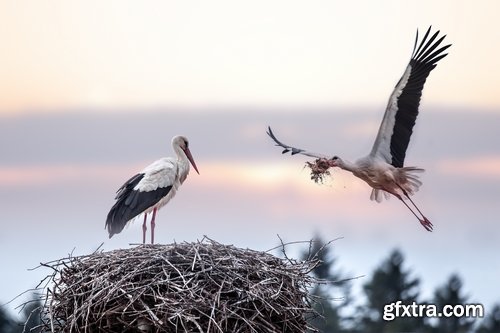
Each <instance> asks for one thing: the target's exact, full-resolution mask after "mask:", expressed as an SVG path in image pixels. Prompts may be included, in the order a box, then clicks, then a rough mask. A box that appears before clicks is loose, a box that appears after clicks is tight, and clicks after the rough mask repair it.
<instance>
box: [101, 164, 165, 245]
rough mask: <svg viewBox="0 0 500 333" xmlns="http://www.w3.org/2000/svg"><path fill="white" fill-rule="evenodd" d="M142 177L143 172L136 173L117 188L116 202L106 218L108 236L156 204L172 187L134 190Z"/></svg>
mask: <svg viewBox="0 0 500 333" xmlns="http://www.w3.org/2000/svg"><path fill="white" fill-rule="evenodd" d="M143 178H144V174H143V173H138V174H136V175H135V176H133V177H132V178H130V179H129V180H128V181H126V182H125V184H123V185H122V187H120V188H119V189H118V191H117V195H116V202H115V204H114V205H113V207H111V210H110V211H109V213H108V217H107V218H106V225H105V227H107V228H108V232H109V238H111V237H112V236H113V235H114V234H117V233H120V232H121V231H122V230H123V228H124V227H125V225H126V224H127V222H128V221H130V220H131V219H133V218H134V217H136V216H137V215H139V214H141V213H142V212H144V211H145V210H147V209H148V208H150V207H152V206H154V205H155V204H157V203H158V202H159V201H160V200H161V199H162V198H163V197H164V196H166V195H167V194H168V192H170V190H171V189H172V186H167V187H159V188H157V189H156V190H153V191H148V192H145V191H139V190H134V187H136V185H137V184H139V182H140V181H141V180H142V179H143Z"/></svg>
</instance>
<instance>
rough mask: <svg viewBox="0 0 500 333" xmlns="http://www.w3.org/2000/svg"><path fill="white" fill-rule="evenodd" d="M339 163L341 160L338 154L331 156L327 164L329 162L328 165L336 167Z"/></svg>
mask: <svg viewBox="0 0 500 333" xmlns="http://www.w3.org/2000/svg"><path fill="white" fill-rule="evenodd" d="M340 163H342V160H341V159H340V157H338V156H333V157H332V158H331V159H329V160H328V164H330V167H338V166H339V164H340Z"/></svg>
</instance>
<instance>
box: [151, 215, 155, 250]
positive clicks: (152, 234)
mask: <svg viewBox="0 0 500 333" xmlns="http://www.w3.org/2000/svg"><path fill="white" fill-rule="evenodd" d="M155 217H156V207H155V208H154V209H153V217H152V218H151V244H154V243H155Z"/></svg>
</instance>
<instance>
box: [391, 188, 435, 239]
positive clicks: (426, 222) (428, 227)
mask: <svg viewBox="0 0 500 333" xmlns="http://www.w3.org/2000/svg"><path fill="white" fill-rule="evenodd" d="M397 185H398V187H399V188H400V189H401V191H403V194H404V196H405V197H406V198H407V199H408V200H410V202H411V203H412V205H413V207H415V208H416V209H417V211H418V212H419V213H420V215H421V216H422V219H421V218H419V217H417V218H418V220H419V221H420V224H422V225H423V226H424V228H425V230H427V231H432V228H433V225H432V223H431V221H429V219H428V218H427V217H425V215H424V214H422V212H421V211H420V209H418V207H417V205H416V204H415V203H414V202H413V200H411V198H410V196H409V195H408V192H407V191H406V190H405V189H404V188H403V187H401V185H399V184H397ZM403 202H404V201H403ZM404 203H405V205H406V206H407V207H408V205H407V204H406V202H404ZM408 208H409V207H408ZM412 212H413V210H412ZM413 214H414V215H415V213H413Z"/></svg>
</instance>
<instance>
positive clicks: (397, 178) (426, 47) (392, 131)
mask: <svg viewBox="0 0 500 333" xmlns="http://www.w3.org/2000/svg"><path fill="white" fill-rule="evenodd" d="M430 31H431V28H430V27H429V29H428V30H427V32H426V34H425V35H424V38H423V39H422V41H421V42H420V43H418V31H417V37H416V39H415V46H414V48H413V53H412V56H411V59H410V62H409V64H408V66H407V67H406V69H405V72H404V73H403V76H402V77H401V79H400V80H399V82H398V84H397V85H396V87H395V88H394V91H393V92H392V94H391V96H390V98H389V103H388V105H387V108H386V111H385V114H384V118H383V119H382V123H381V125H380V128H379V131H378V134H377V137H376V139H375V143H374V144H373V148H372V150H371V152H370V154H368V155H367V156H365V157H362V158H360V159H358V160H357V161H355V162H354V163H352V162H349V161H347V160H343V159H341V158H340V157H338V156H333V157H331V155H330V156H328V155H324V154H317V153H312V152H308V151H306V150H304V149H300V148H295V147H292V146H289V145H286V144H284V143H282V142H280V141H279V140H278V139H277V138H276V136H275V135H274V133H273V132H272V131H271V128H270V127H269V130H268V132H267V134H268V135H269V136H270V137H271V138H272V139H273V140H274V142H276V145H278V146H280V147H283V148H285V150H283V154H285V153H287V152H291V154H292V155H295V154H302V155H306V156H310V157H315V158H318V159H320V160H321V162H323V163H324V164H325V163H326V165H327V166H329V167H339V168H341V169H344V170H347V171H350V172H352V173H353V175H355V176H356V177H359V178H361V179H362V180H364V181H365V182H366V183H368V185H370V186H371V187H372V188H373V189H372V193H371V196H370V199H371V200H376V201H377V202H381V201H382V199H383V198H384V197H385V198H389V194H392V195H394V196H396V197H397V198H398V199H400V200H401V201H402V202H403V203H404V204H405V206H406V207H407V208H408V209H409V210H410V211H411V212H412V213H413V215H415V216H416V217H417V219H418V220H419V221H420V223H421V224H422V225H423V226H424V228H425V229H426V230H428V231H432V228H433V225H432V223H431V222H430V221H429V220H428V219H427V218H426V217H425V216H424V215H423V214H422V212H421V211H420V209H419V208H418V207H417V206H416V205H415V203H414V202H413V200H412V199H411V198H410V195H412V194H414V193H415V192H416V191H418V189H419V187H420V185H422V182H421V181H420V180H419V179H418V175H417V173H419V172H422V171H424V170H423V169H420V168H416V167H405V166H403V164H404V159H405V156H406V149H407V148H408V143H409V142H410V137H411V134H412V132H413V126H414V125H415V120H416V119H417V115H418V107H419V104H420V97H421V96H422V90H423V88H424V84H425V81H426V79H427V76H429V73H430V72H431V71H432V70H433V69H434V68H435V67H436V65H437V62H438V61H439V60H441V59H442V58H444V57H445V56H446V55H447V53H443V52H444V51H445V50H446V49H447V48H449V47H450V46H451V44H450V45H445V46H442V47H441V48H439V49H437V48H438V46H439V45H440V44H441V42H442V41H443V39H444V38H445V36H442V37H440V38H439V39H437V40H436V38H437V37H438V35H439V31H437V32H436V33H434V34H433V35H432V36H430ZM417 45H418V47H417ZM404 199H408V200H409V201H410V202H411V204H412V206H413V207H414V208H415V209H416V211H415V210H413V209H412V207H410V206H409V205H408V203H407V202H406V201H404Z"/></svg>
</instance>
